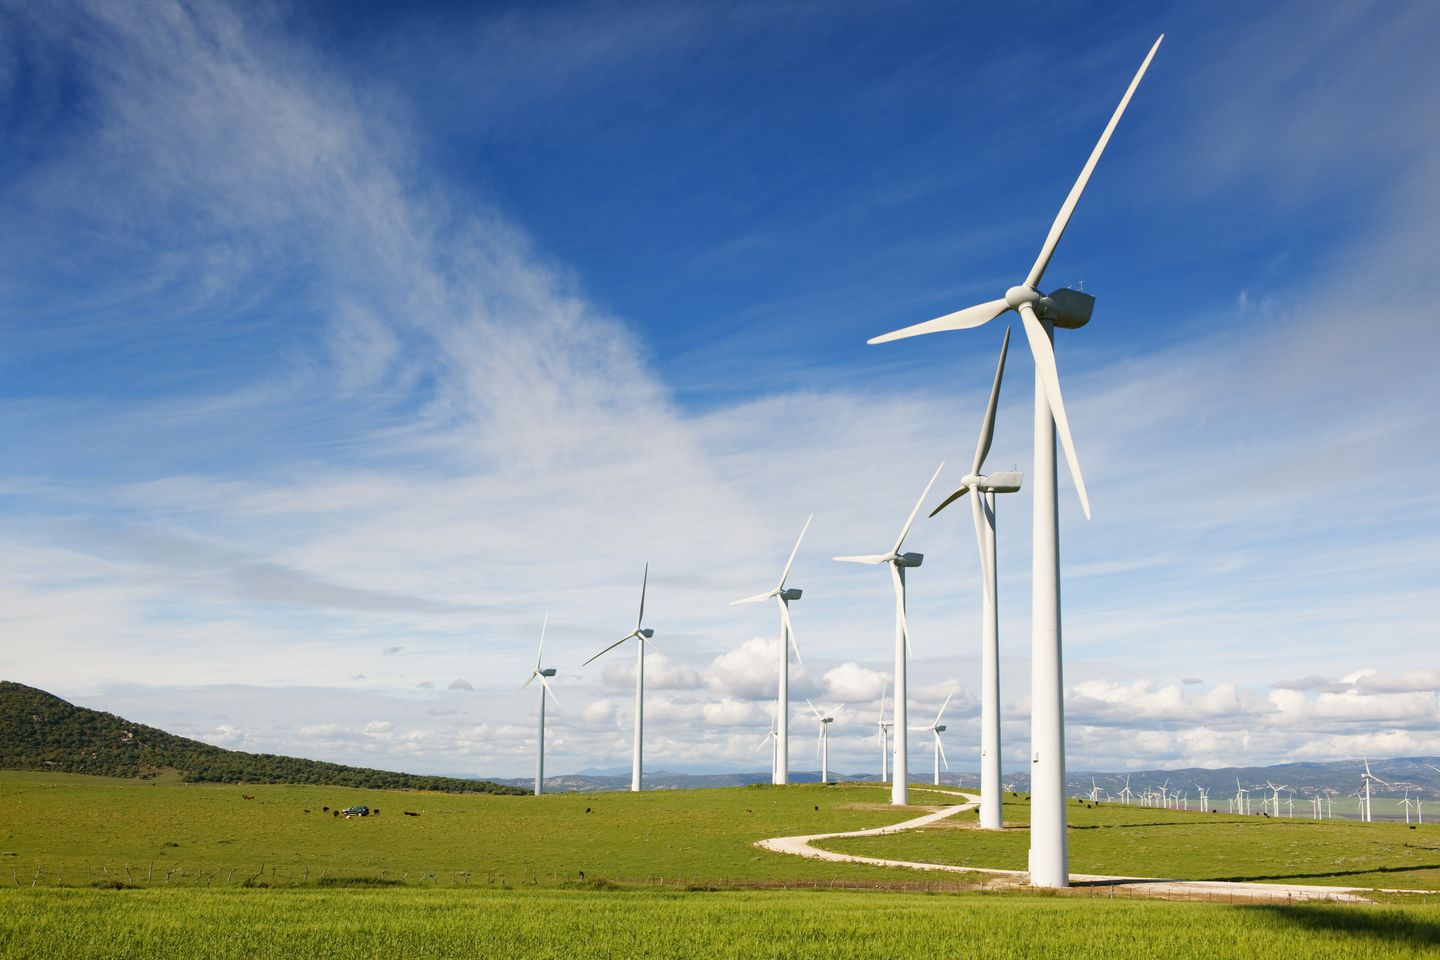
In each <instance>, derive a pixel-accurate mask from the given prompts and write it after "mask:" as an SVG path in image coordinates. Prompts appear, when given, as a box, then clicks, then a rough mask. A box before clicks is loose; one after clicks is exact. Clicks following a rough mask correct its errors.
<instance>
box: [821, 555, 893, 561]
mask: <svg viewBox="0 0 1440 960" xmlns="http://www.w3.org/2000/svg"><path fill="white" fill-rule="evenodd" d="M830 559H831V560H839V561H840V562H841V563H887V562H889V560H890V554H888V553H867V554H865V555H864V556H859V557H831V558H830Z"/></svg>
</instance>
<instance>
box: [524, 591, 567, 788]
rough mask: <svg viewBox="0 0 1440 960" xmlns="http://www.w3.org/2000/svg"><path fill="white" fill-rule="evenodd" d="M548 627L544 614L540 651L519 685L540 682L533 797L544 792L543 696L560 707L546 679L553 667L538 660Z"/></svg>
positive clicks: (526, 685)
mask: <svg viewBox="0 0 1440 960" xmlns="http://www.w3.org/2000/svg"><path fill="white" fill-rule="evenodd" d="M549 625H550V614H549V612H546V614H545V619H544V620H542V621H541V622H540V649H539V650H536V651H535V666H534V668H533V669H532V670H531V671H530V677H529V679H527V680H526V681H525V682H524V683H522V684H520V689H521V690H524V689H525V688H526V687H528V686H530V684H531V683H533V682H534V681H536V680H539V681H540V736H539V738H538V739H537V740H536V741H535V796H537V797H538V796H540V794H542V793H544V792H545V694H547V693H548V694H550V699H551V700H554V701H555V706H557V707H558V706H560V701H559V700H558V699H557V698H556V696H555V691H554V690H551V689H550V684H549V683H548V682H547V681H546V679H545V678H546V677H553V676H555V668H554V667H542V666H540V658H541V657H543V656H544V655H545V628H546V627H547V626H549Z"/></svg>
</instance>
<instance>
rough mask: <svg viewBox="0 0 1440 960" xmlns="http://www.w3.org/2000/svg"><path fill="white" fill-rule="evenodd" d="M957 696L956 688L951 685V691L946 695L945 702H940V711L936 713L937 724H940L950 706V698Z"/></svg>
mask: <svg viewBox="0 0 1440 960" xmlns="http://www.w3.org/2000/svg"><path fill="white" fill-rule="evenodd" d="M953 696H955V688H954V687H951V688H950V692H949V693H948V694H946V695H945V702H944V703H942V704H940V712H939V713H937V714H935V726H937V727H938V726H939V725H940V718H941V717H943V716H945V708H946V707H948V706H950V698H951V697H953Z"/></svg>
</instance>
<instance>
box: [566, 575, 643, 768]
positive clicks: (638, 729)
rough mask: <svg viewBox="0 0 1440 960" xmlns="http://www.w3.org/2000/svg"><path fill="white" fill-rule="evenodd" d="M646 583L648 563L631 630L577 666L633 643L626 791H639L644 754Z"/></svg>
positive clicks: (641, 583)
mask: <svg viewBox="0 0 1440 960" xmlns="http://www.w3.org/2000/svg"><path fill="white" fill-rule="evenodd" d="M649 583H650V564H648V563H647V564H645V576H644V579H642V580H641V581H640V612H639V613H638V614H636V615H635V629H634V630H631V631H630V632H629V633H627V634H625V636H623V637H621V638H620V639H619V640H616V641H615V642H614V643H612V644H610V646H608V647H606V648H605V649H604V650H601V651H600V652H599V653H597V654H595V656H593V657H591V658H590V659H589V660H586V661H585V663H583V664H581V666H589V665H590V664H592V663H594V662H595V661H596V660H598V659H600V658H601V657H603V656H605V654H607V653H609V652H610V651H611V650H614V649H615V648H616V647H618V646H620V645H621V644H622V643H624V642H625V641H626V640H629V639H631V638H634V640H635V753H634V757H633V759H632V760H631V764H630V790H631V792H632V793H639V792H640V777H641V774H642V773H643V767H644V754H645V748H644V745H645V644H647V643H649V644H650V645H651V646H652V647H653V646H654V645H655V644H654V643H653V642H652V641H651V640H650V638H651V637H653V636H655V631H654V630H651V629H649V628H647V627H643V626H641V624H643V623H644V622H645V588H646V587H647V586H648V585H649Z"/></svg>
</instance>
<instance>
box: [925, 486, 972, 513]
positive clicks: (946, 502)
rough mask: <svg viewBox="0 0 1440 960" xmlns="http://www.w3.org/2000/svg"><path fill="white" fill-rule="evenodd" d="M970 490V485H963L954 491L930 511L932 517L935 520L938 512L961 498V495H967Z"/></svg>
mask: <svg viewBox="0 0 1440 960" xmlns="http://www.w3.org/2000/svg"><path fill="white" fill-rule="evenodd" d="M969 492H970V488H969V487H961V488H960V489H959V490H956V491H955V492H954V493H952V494H950V496H948V497H946V498H945V499H944V500H942V501H941V502H940V506H938V507H936V508H935V509H934V510H931V511H930V518H931V519H932V520H933V519H934V518H935V515H936V514H937V513H939V512H940V511H941V510H944V509H945V508H946V507H948V506H950V504H952V503H954V502H955V501H956V500H959V499H960V498H961V497H963V496H965V494H967V493H969Z"/></svg>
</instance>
